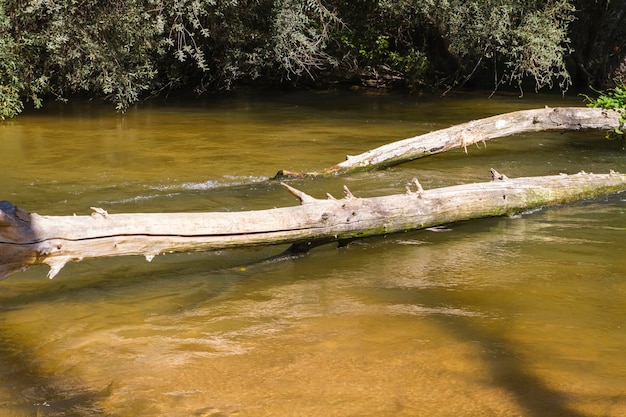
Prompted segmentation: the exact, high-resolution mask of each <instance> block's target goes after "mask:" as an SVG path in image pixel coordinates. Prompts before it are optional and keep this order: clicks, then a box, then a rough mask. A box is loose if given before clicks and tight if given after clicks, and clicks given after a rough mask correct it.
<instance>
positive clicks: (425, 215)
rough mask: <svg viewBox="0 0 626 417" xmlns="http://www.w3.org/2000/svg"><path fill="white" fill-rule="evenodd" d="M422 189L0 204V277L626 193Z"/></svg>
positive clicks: (539, 185)
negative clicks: (123, 206)
mask: <svg viewBox="0 0 626 417" xmlns="http://www.w3.org/2000/svg"><path fill="white" fill-rule="evenodd" d="M492 177H493V180H492V181H491V182H485V183H476V184H467V185H457V186H452V187H445V188H439V189H433V190H427V191H424V190H423V189H422V187H421V186H420V185H419V183H418V182H417V180H414V181H413V184H412V185H411V188H409V187H407V190H406V192H405V193H404V194H397V195H390V196H383V197H374V198H357V197H355V196H353V195H352V194H351V193H350V192H349V190H347V189H345V190H344V193H345V196H344V197H343V198H341V199H335V198H332V196H329V198H328V199H317V198H313V197H311V196H309V195H307V194H305V193H303V192H301V191H299V190H296V189H294V188H292V187H290V186H288V185H286V184H283V185H284V186H285V188H287V190H289V191H290V192H291V193H292V194H294V195H295V196H296V197H298V198H299V199H300V202H301V204H300V205H299V206H293V207H283V208H274V209H268V210H259V211H244V212H226V213H224V212H211V213H156V214H151V213H135V214H109V213H107V212H106V211H105V210H103V209H100V208H94V213H92V214H91V215H90V216H40V215H38V214H31V213H29V212H27V211H26V210H24V209H21V208H19V207H16V206H14V205H12V204H11V203H9V202H6V201H3V202H0V276H1V277H6V276H8V275H9V274H11V273H13V272H16V271H19V270H24V269H26V268H28V267H30V266H32V265H36V264H47V265H49V266H50V272H49V274H48V276H49V277H50V278H52V277H54V276H55V275H56V274H57V273H58V272H59V271H60V270H61V268H62V267H63V266H64V265H65V264H66V263H67V262H70V261H80V260H82V259H86V258H98V257H111V256H123V255H143V256H145V257H146V258H147V259H148V260H151V259H152V257H154V256H155V255H158V254H163V253H172V252H191V251H210V250H218V249H227V248H236V247H249V246H258V245H275V244H293V245H295V246H294V247H295V248H299V249H303V248H307V247H312V246H315V245H317V244H321V243H327V242H330V241H343V240H349V239H353V238H359V237H366V236H374V235H384V234H388V233H395V232H402V231H408V230H415V229H420V228H427V227H432V226H437V225H442V224H447V223H452V222H458V221H463V220H470V219H477V218H484V217H489V216H499V215H505V214H509V215H510V214H514V213H518V212H521V211H524V210H529V209H533V208H537V207H541V206H548V205H554V204H562V203H567V202H571V201H574V200H578V199H582V198H588V197H595V196H598V195H605V194H610V193H615V192H619V191H622V190H626V175H623V174H618V173H615V172H611V173H610V174H604V175H594V174H586V173H579V174H575V175H556V176H547V177H531V178H517V179H508V178H506V177H505V176H503V175H500V174H498V173H497V172H495V171H494V170H492Z"/></svg>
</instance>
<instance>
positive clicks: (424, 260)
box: [0, 91, 626, 417]
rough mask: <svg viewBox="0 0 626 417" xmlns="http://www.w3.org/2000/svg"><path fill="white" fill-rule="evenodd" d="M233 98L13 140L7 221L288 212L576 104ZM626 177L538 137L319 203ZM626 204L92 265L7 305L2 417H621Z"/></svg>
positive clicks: (565, 141) (8, 295) (86, 112)
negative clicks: (496, 184) (487, 124)
mask: <svg viewBox="0 0 626 417" xmlns="http://www.w3.org/2000/svg"><path fill="white" fill-rule="evenodd" d="M487 95H488V94H487V93H484V94H481V93H474V94H459V95H455V96H452V97H444V98H442V97H429V96H418V95H413V96H411V95H402V94H396V93H384V92H372V91H307V92H245V91H244V92H239V93H234V94H230V95H228V96H222V97H213V98H209V99H204V100H201V101H193V102H189V101H180V102H178V101H176V100H174V99H172V100H170V101H167V102H165V103H158V102H147V103H142V104H139V105H137V106H135V107H134V108H131V109H130V110H129V111H128V112H127V113H126V114H116V113H115V111H114V110H113V109H112V106H107V105H102V104H98V103H94V102H76V103H71V104H67V105H61V104H58V105H57V104H54V103H48V105H47V106H46V107H45V108H44V109H43V110H40V111H36V112H27V113H25V114H23V115H21V116H19V117H18V118H17V119H14V120H10V121H5V122H2V123H0V155H2V164H1V165H0V190H1V191H2V195H0V199H4V200H9V201H11V202H12V203H14V204H16V205H19V206H21V207H24V208H25V209H27V210H29V211H32V212H37V213H39V214H49V215H71V214H73V213H76V214H88V213H90V212H91V210H90V207H92V206H97V207H102V208H104V209H106V210H108V212H109V213H123V212H175V211H225V210H229V211H238V210H248V209H265V208H271V207H277V206H288V205H296V204H297V201H296V200H295V199H294V197H293V196H291V195H290V194H289V193H287V192H285V191H284V190H283V189H282V188H281V187H280V186H279V185H278V184H277V183H276V182H275V181H270V180H269V178H271V177H272V176H273V175H274V174H275V173H276V172H277V171H278V170H280V169H289V170H299V171H300V170H309V171H311V170H316V169H322V168H325V167H328V166H331V165H334V164H335V163H337V162H340V161H342V160H343V159H344V158H345V155H347V154H359V153H361V152H364V151H366V150H368V149H371V148H374V147H377V146H379V145H382V144H384V143H388V142H391V141H395V140H399V139H404V138H407V137H411V136H415V135H418V134H420V133H426V132H429V131H431V130H435V129H439V128H444V127H448V126H450V125H452V124H456V123H460V122H464V121H468V120H471V119H477V118H481V117H486V116H490V115H494V114H498V113H503V112H508V111H513V110H519V109H528V108H539V107H543V106H544V105H549V106H568V105H583V103H582V100H581V99H580V98H579V97H566V98H563V97H561V96H549V95H530V94H528V95H526V96H525V97H524V98H523V99H519V98H517V97H516V96H514V95H507V94H500V95H497V96H494V97H493V98H491V99H488V98H487ZM492 167H493V168H495V169H496V170H498V171H499V172H501V173H504V174H506V175H507V176H509V177H518V176H533V175H549V174H558V173H561V172H563V173H568V174H572V173H576V172H578V171H580V170H585V171H587V172H594V173H607V172H608V171H609V169H613V170H616V171H620V172H625V171H626V158H625V151H624V150H623V147H622V144H620V143H618V142H614V141H608V140H606V139H605V138H604V133H603V132H598V131H586V132H567V133H554V132H550V133H533V134H524V135H516V136H512V137H508V138H502V139H497V140H492V141H489V142H487V143H486V144H485V145H483V144H481V145H480V146H474V145H472V146H471V147H468V149H467V153H465V152H464V150H463V149H460V150H456V151H452V152H448V153H445V154H440V155H436V156H431V157H428V158H424V159H421V160H417V161H414V162H411V163H407V164H402V165H399V166H396V167H393V168H390V169H386V170H383V171H378V172H369V173H359V174H354V175H350V176H343V177H331V178H322V179H315V180H310V179H309V180H294V181H292V182H291V184H292V185H294V186H295V187H296V188H299V189H301V190H303V191H305V192H306V193H308V194H311V195H313V196H315V197H319V198H323V197H324V195H325V193H327V192H329V193H331V194H334V195H336V196H341V194H342V186H343V185H344V184H345V185H347V186H348V187H349V188H350V190H351V191H352V193H353V194H354V195H356V196H363V197H367V196H377V195H385V194H394V193H399V192H403V191H404V188H405V186H406V185H407V184H408V183H409V182H410V180H411V179H412V178H413V177H417V178H418V179H419V181H420V182H421V183H422V185H423V186H424V187H425V188H433V187H440V186H446V185H453V184H459V183H467V182H475V181H487V180H489V179H490V174H489V169H490V168H492ZM625 201H626V197H624V195H615V196H610V197H608V198H603V199H598V200H592V201H584V202H580V203H576V204H571V205H567V206H562V207H555V208H550V209H543V210H539V211H534V212H530V213H525V214H523V215H520V216H515V217H511V218H509V217H504V218H492V219H485V220H480V221H473V222H466V223H461V224H454V225H450V226H449V227H448V228H445V229H440V230H437V231H427V230H425V231H417V232H412V233H402V234H398V235H389V236H382V237H378V238H371V239H366V240H361V241H355V242H353V243H351V244H350V245H348V246H347V247H342V248H337V247H336V245H326V246H322V247H319V248H316V249H314V250H312V251H311V252H309V253H308V254H306V255H302V256H298V257H292V258H276V257H275V255H277V254H279V253H280V251H281V249H282V248H281V247H268V248H261V249H254V250H253V249H250V250H234V251H220V252H211V253H204V254H198V253H196V254H177V255H163V256H157V257H156V258H155V259H154V260H153V261H152V262H150V263H148V262H146V261H145V259H144V258H140V257H126V258H112V259H98V260H85V261H83V262H80V263H72V264H68V265H67V266H66V267H65V268H64V269H63V270H62V271H61V272H60V273H59V275H58V276H57V277H56V278H54V279H53V280H48V279H47V278H46V273H47V270H46V268H44V267H43V266H41V267H34V268H32V269H30V270H28V271H25V272H20V273H18V274H14V275H12V276H10V277H9V278H7V279H6V280H3V281H0V416H18V417H21V416H168V417H169V416H174V417H176V416H181V417H182V416H212V417H217V416H221V417H224V416H433V417H439V416H531V417H532V416H537V417H539V416H574V417H583V416H585V417H586V416H589V417H591V416H622V415H626V302H625V300H626V256H624V253H626V240H625V239H624V236H625V234H624V233H625V231H626V213H625V209H626V203H625Z"/></svg>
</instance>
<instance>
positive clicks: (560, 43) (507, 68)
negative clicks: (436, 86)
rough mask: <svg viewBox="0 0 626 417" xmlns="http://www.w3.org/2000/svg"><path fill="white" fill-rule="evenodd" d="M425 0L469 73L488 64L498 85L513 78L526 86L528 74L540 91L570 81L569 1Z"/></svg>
mask: <svg viewBox="0 0 626 417" xmlns="http://www.w3.org/2000/svg"><path fill="white" fill-rule="evenodd" d="M422 1H423V6H422V7H423V10H424V12H425V13H427V14H428V15H429V16H430V17H431V19H433V21H434V25H435V27H436V28H437V30H438V31H439V33H440V34H441V36H443V37H445V38H446V39H447V43H448V44H449V50H450V52H451V53H452V54H453V55H455V56H457V57H458V60H459V62H460V63H461V73H462V74H463V76H465V77H466V78H469V77H471V76H472V75H474V74H475V73H476V71H477V70H479V69H481V68H483V67H484V68H485V69H487V68H491V70H492V71H493V78H494V84H495V86H496V88H497V86H498V85H500V84H502V83H506V82H508V83H510V84H513V85H517V86H518V87H519V88H520V89H521V87H522V83H523V81H524V80H525V79H526V78H530V79H532V80H533V81H534V83H535V89H537V90H538V89H540V88H542V87H545V86H547V87H550V88H551V87H552V86H553V83H554V81H557V82H558V84H559V86H560V87H561V88H562V89H564V90H565V89H567V87H568V86H569V85H570V83H571V79H570V76H569V74H568V72H567V69H566V65H565V56H566V54H567V53H568V52H569V51H570V47H569V43H570V40H569V37H568V27H569V24H570V22H571V21H572V20H573V13H574V8H573V7H572V5H571V4H570V2H569V1H568V0H549V1H530V2H529V1H525V0H485V1H483V0H470V1H466V0H441V1H440V0H437V1H435V0H422ZM463 68H465V70H463Z"/></svg>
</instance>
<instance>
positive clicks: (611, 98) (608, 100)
mask: <svg viewBox="0 0 626 417" xmlns="http://www.w3.org/2000/svg"><path fill="white" fill-rule="evenodd" d="M596 92H597V93H598V94H600V95H599V96H598V98H591V97H589V96H587V95H583V96H584V97H585V99H586V100H587V101H588V102H589V103H587V107H595V108H602V109H609V110H616V111H617V112H619V114H620V118H619V123H620V124H619V126H618V127H616V128H615V129H614V130H613V131H611V132H609V134H608V135H607V138H609V139H614V138H616V137H622V138H623V137H624V125H626V85H625V84H623V83H622V84H619V85H617V86H616V87H615V88H612V89H609V90H606V91H596Z"/></svg>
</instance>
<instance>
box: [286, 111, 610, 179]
mask: <svg viewBox="0 0 626 417" xmlns="http://www.w3.org/2000/svg"><path fill="white" fill-rule="evenodd" d="M620 116H621V115H620V113H618V112H617V111H615V110H605V109H599V108H586V107H557V108H549V107H546V108H543V109H534V110H521V111H515V112H511V113H505V114H500V115H497V116H492V117H487V118H485V119H479V120H472V121H470V122H467V123H462V124H458V125H455V126H451V127H448V128H446V129H441V130H436V131H434V132H430V133H426V134H424V135H420V136H415V137H412V138H408V139H404V140H400V141H397V142H392V143H389V144H386V145H383V146H380V147H378V148H376V149H372V150H369V151H367V152H364V153H362V154H360V155H355V156H348V157H347V158H346V160H345V161H344V162H341V163H338V164H336V165H333V166H332V167H329V168H326V169H324V170H322V171H317V172H294V171H287V170H281V171H279V172H278V173H277V174H276V176H275V177H274V178H292V177H294V178H296V177H297V178H304V177H317V176H324V175H333V174H335V175H336V174H347V173H351V172H358V171H372V170H376V169H382V168H386V167H390V166H393V165H398V164H401V163H404V162H409V161H413V160H415V159H419V158H423V157H425V156H429V155H434V154H437V153H441V152H446V151H449V150H452V149H457V148H464V149H465V151H466V152H467V147H468V146H469V145H472V144H475V143H479V142H485V141H487V140H490V139H495V138H500V137H504V136H510V135H514V134H517V133H524V132H537V131H542V130H561V131H563V130H581V129H602V130H613V129H616V128H618V127H619V126H620Z"/></svg>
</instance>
